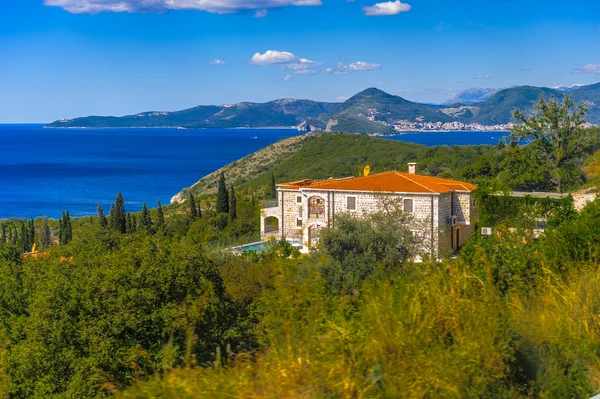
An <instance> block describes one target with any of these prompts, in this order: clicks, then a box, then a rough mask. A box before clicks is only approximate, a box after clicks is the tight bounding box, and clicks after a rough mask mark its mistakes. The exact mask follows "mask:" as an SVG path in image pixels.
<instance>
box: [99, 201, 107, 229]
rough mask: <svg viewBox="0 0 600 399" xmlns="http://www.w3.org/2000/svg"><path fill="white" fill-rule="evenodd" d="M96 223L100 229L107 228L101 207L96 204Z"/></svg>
mask: <svg viewBox="0 0 600 399" xmlns="http://www.w3.org/2000/svg"><path fill="white" fill-rule="evenodd" d="M98 223H99V224H100V227H106V226H108V221H107V220H106V216H104V211H103V210H102V205H100V203H98Z"/></svg>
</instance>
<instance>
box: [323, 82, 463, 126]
mask: <svg viewBox="0 0 600 399" xmlns="http://www.w3.org/2000/svg"><path fill="white" fill-rule="evenodd" d="M342 116H360V117H365V118H368V119H371V120H373V121H379V122H386V123H394V122H396V121H401V120H405V121H411V122H415V121H420V120H423V121H426V122H451V121H453V120H454V119H453V118H452V117H450V116H449V115H446V114H445V113H443V112H442V111H441V110H438V109H435V108H434V107H431V106H429V105H425V104H420V103H414V102H412V101H408V100H405V99H404V98H402V97H399V96H394V95H391V94H388V93H386V92H384V91H382V90H379V89H376V88H374V87H372V88H369V89H366V90H363V91H361V92H360V93H358V94H356V95H354V96H352V97H350V98H349V99H348V100H346V101H345V102H344V103H342V104H341V105H340V106H339V107H338V108H337V109H336V114H335V115H334V117H337V118H339V117H342Z"/></svg>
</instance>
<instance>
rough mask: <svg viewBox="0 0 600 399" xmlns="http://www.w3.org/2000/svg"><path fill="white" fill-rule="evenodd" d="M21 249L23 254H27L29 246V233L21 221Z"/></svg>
mask: <svg viewBox="0 0 600 399" xmlns="http://www.w3.org/2000/svg"><path fill="white" fill-rule="evenodd" d="M21 248H22V249H23V252H29V251H30V250H31V245H29V233H28V232H27V225H26V224H25V222H23V221H21Z"/></svg>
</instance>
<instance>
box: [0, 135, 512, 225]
mask: <svg viewBox="0 0 600 399" xmlns="http://www.w3.org/2000/svg"><path fill="white" fill-rule="evenodd" d="M297 134H298V132H297V131H296V130H292V129H262V130H261V129H221V130H177V129H43V128H42V126H40V125H0V218H6V217H13V216H15V217H28V216H29V215H30V214H31V215H33V216H34V217H35V216H39V215H47V216H48V217H53V218H56V217H58V216H59V215H60V212H61V210H62V209H68V210H69V212H70V213H71V215H73V216H84V215H93V214H95V213H96V206H97V204H98V202H100V203H101V204H102V207H103V208H104V210H105V212H106V213H108V210H109V209H110V204H111V203H112V202H113V201H114V198H115V196H116V194H117V192H119V191H121V192H122V193H123V195H124V197H125V200H126V208H127V210H128V211H138V210H140V209H141V206H142V203H143V202H144V201H147V202H148V204H149V205H150V206H152V207H154V206H155V204H156V199H157V198H158V199H160V200H161V202H162V203H163V204H167V203H168V202H169V201H170V199H171V197H172V196H173V195H175V194H176V193H177V192H178V191H179V190H181V189H182V188H183V187H187V186H189V185H191V184H193V183H194V182H196V181H197V180H198V179H199V178H201V177H202V176H205V175H207V174H208V173H210V172H212V171H214V170H216V169H218V168H220V167H221V166H223V165H226V164H228V163H230V162H232V161H234V160H236V159H239V158H241V157H243V156H245V155H247V154H250V153H252V152H254V151H257V150H259V149H261V148H263V147H266V146H267V145H269V144H271V143H273V142H275V141H277V140H279V139H281V138H285V137H291V136H294V135H297ZM499 135H500V134H499V133H473V132H464V133H414V134H404V135H401V136H397V137H394V138H393V139H397V140H404V141H411V142H415V143H421V144H426V145H430V146H431V145H451V144H496V143H497V141H498V138H499ZM492 137H494V138H492Z"/></svg>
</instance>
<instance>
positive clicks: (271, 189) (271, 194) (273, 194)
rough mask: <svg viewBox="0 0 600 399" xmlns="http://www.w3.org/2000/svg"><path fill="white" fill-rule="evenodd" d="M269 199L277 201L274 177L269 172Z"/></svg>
mask: <svg viewBox="0 0 600 399" xmlns="http://www.w3.org/2000/svg"><path fill="white" fill-rule="evenodd" d="M269 197H270V198H271V199H277V186H276V185H275V176H274V175H273V172H271V183H270V184H269Z"/></svg>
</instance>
